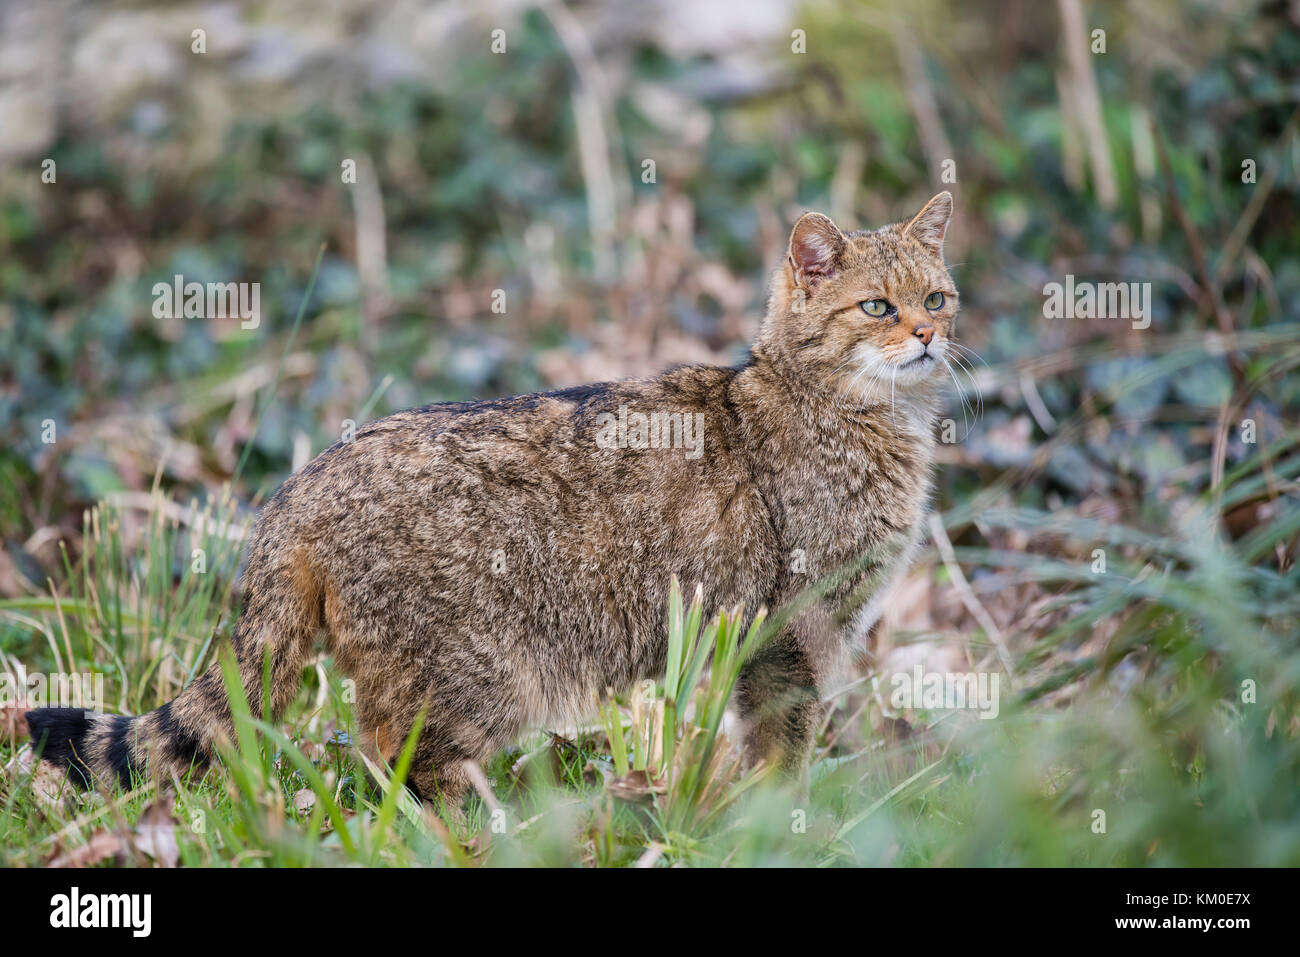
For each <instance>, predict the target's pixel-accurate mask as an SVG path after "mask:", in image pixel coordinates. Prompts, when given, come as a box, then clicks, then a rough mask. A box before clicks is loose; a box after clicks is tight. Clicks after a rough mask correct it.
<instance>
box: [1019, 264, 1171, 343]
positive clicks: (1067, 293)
mask: <svg viewBox="0 0 1300 957" xmlns="http://www.w3.org/2000/svg"><path fill="white" fill-rule="evenodd" d="M1043 296H1044V297H1045V298H1044V300H1043V317H1044V318H1046V319H1131V320H1132V321H1133V328H1134V329H1145V328H1147V327H1148V326H1150V325H1151V283H1149V282H1088V281H1087V280H1084V281H1082V282H1075V280H1074V274H1073V273H1067V274H1066V277H1065V282H1064V283H1059V282H1049V283H1048V284H1047V285H1045V286H1043Z"/></svg>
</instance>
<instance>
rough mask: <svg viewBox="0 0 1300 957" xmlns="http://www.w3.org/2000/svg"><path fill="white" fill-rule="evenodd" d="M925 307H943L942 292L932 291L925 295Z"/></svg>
mask: <svg viewBox="0 0 1300 957" xmlns="http://www.w3.org/2000/svg"><path fill="white" fill-rule="evenodd" d="M925 308H927V309H942V308H943V293H941V292H932V293H930V295H928V296H926V297H925Z"/></svg>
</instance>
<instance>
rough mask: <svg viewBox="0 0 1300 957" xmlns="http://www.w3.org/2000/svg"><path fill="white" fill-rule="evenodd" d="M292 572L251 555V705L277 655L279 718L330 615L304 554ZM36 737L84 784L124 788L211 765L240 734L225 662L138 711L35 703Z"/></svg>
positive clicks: (274, 699)
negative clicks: (219, 749)
mask: <svg viewBox="0 0 1300 957" xmlns="http://www.w3.org/2000/svg"><path fill="white" fill-rule="evenodd" d="M289 571H291V572H292V573H291V574H280V575H275V576H273V577H272V576H270V575H256V574H254V573H253V568H252V564H250V569H249V572H250V574H249V576H248V577H249V578H251V579H252V582H251V584H250V585H249V589H248V596H247V599H248V600H247V605H246V607H245V610H244V614H243V616H242V617H241V618H240V621H239V624H238V626H237V627H236V628H235V634H234V637H233V640H232V643H233V645H234V649H235V658H236V661H237V662H238V665H239V677H240V680H241V682H242V684H243V688H244V695H245V697H246V698H247V700H248V705H249V710H250V712H251V713H252V714H254V715H260V714H261V713H262V687H263V671H262V669H263V662H264V659H265V658H266V657H269V658H270V666H271V702H270V705H271V707H270V711H271V715H272V717H273V718H277V717H278V716H279V715H280V714H281V713H282V712H283V710H284V709H285V707H287V706H288V704H289V702H291V701H292V700H293V698H294V697H295V695H296V694H297V693H298V689H299V688H300V687H301V685H302V669H303V666H304V665H305V664H306V663H307V661H308V660H309V658H310V656H311V653H312V649H313V645H314V643H315V638H316V636H317V634H318V633H319V630H320V625H321V620H322V600H321V599H322V591H321V589H320V588H319V586H318V585H317V584H316V580H315V578H314V576H312V575H309V574H304V568H303V565H302V563H301V562H295V563H294V566H293V567H292V568H291V569H289ZM26 719H27V726H28V729H29V730H30V732H31V739H32V746H33V747H34V748H35V749H37V750H38V751H39V753H40V756H41V759H42V760H43V761H47V762H49V763H50V764H52V765H54V766H55V767H59V768H66V769H67V770H68V772H69V774H68V776H69V778H70V779H71V780H72V782H73V783H74V784H77V785H78V786H82V787H105V788H111V787H112V786H113V785H114V784H115V783H116V784H120V785H121V786H122V787H123V788H129V787H131V786H132V781H133V778H134V777H141V776H147V775H152V776H155V777H160V778H162V779H166V778H167V777H169V776H170V775H171V774H177V775H181V774H184V773H185V772H186V771H189V770H190V769H191V768H202V767H205V766H206V765H207V764H208V762H209V761H210V760H211V757H212V748H213V745H214V743H215V742H216V741H217V740H218V739H220V738H222V737H225V738H229V737H231V736H232V735H233V730H234V729H233V719H232V718H231V712H230V702H229V700H228V698H227V696H226V687H225V682H224V680H223V677H222V672H221V665H220V663H214V664H213V665H212V666H211V667H210V668H208V670H207V671H205V672H204V673H203V674H202V675H200V676H199V677H198V678H197V679H195V680H194V681H193V682H192V683H191V684H190V685H189V686H188V687H186V688H185V690H184V691H182V692H181V693H180V694H179V695H178V696H177V697H176V698H175V699H174V700H172V701H169V702H168V703H167V704H165V705H163V706H162V707H161V708H158V709H157V710H156V711H150V712H149V713H148V714H144V715H140V716H138V717H133V718H132V717H126V716H122V715H110V714H98V713H96V712H93V711H87V710H85V709H83V708H37V709H35V710H33V711H29V712H27V715H26Z"/></svg>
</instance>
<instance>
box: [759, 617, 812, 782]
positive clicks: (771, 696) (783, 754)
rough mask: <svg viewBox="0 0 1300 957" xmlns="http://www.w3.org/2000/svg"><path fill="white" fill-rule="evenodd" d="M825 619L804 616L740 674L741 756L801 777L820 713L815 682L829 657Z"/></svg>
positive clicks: (780, 634)
mask: <svg viewBox="0 0 1300 957" xmlns="http://www.w3.org/2000/svg"><path fill="white" fill-rule="evenodd" d="M830 640H832V639H831V636H830V635H828V628H827V616H826V615H824V614H823V613H821V612H820V610H815V611H809V612H805V613H804V614H803V615H802V616H801V617H799V618H798V619H796V620H794V621H793V622H792V623H791V624H789V625H787V627H786V628H785V629H783V630H782V631H781V632H780V633H779V634H777V635H776V636H774V637H773V638H772V639H771V640H770V641H769V642H768V644H767V645H766V646H765V647H763V648H762V649H761V650H760V651H758V652H757V653H756V654H755V655H754V657H753V659H752V660H751V661H750V662H749V663H748V664H747V665H746V666H745V667H744V669H743V670H742V671H741V673H740V680H739V682H738V683H737V689H736V701H737V704H738V706H739V708H740V716H741V719H742V720H743V721H744V725H745V758H746V760H747V761H748V762H749V763H750V764H751V765H752V764H756V763H758V762H759V761H768V762H769V763H771V764H772V765H773V766H775V767H776V768H778V769H779V770H780V772H781V773H782V774H783V775H785V776H786V777H789V778H795V779H801V778H803V776H804V774H805V772H806V771H807V768H808V755H809V752H810V751H811V750H812V745H813V740H814V738H815V737H816V734H817V728H818V726H819V725H820V723H821V721H822V718H823V717H824V714H825V709H824V707H823V705H822V703H821V694H820V691H819V684H820V682H821V680H822V679H823V678H824V673H825V671H826V664H827V662H828V659H829V657H830V654H829V651H830V649H829V648H828V647H827V645H828V642H829V641H830Z"/></svg>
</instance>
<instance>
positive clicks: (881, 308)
mask: <svg viewBox="0 0 1300 957" xmlns="http://www.w3.org/2000/svg"><path fill="white" fill-rule="evenodd" d="M858 305H859V306H861V307H862V311H863V312H865V313H866V314H867V315H868V316H871V317H872V318H874V319H879V318H881V317H882V316H887V315H889V310H890V309H891V308H893V307H892V306H890V305H889V303H888V302H886V301H885V300H883V299H868V300H867V301H866V302H860V303H858Z"/></svg>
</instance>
